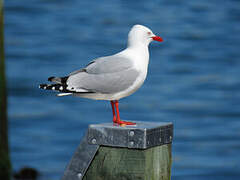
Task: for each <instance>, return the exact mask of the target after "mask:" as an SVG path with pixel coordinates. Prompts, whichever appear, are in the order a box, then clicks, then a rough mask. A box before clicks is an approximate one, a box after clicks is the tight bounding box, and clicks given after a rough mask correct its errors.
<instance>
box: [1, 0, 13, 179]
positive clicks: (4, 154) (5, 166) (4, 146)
mask: <svg viewBox="0 0 240 180" xmlns="http://www.w3.org/2000/svg"><path fill="white" fill-rule="evenodd" d="M3 28H4V23H3V0H0V179H5V180H8V179H10V176H11V165H10V159H9V154H8V125H7V96H6V82H5V64H4V36H3Z"/></svg>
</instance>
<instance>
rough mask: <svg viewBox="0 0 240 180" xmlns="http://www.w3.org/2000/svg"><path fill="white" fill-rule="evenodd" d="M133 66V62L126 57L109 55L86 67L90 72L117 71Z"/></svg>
mask: <svg viewBox="0 0 240 180" xmlns="http://www.w3.org/2000/svg"><path fill="white" fill-rule="evenodd" d="M132 67H133V63H132V62H131V61H130V60H129V59H127V58H124V57H118V56H107V57H101V58H98V59H96V60H94V61H92V62H90V63H89V64H88V66H87V67H86V68H84V69H85V70H86V71H87V72H88V73H90V74H103V73H116V72H119V71H123V70H126V69H129V68H132Z"/></svg>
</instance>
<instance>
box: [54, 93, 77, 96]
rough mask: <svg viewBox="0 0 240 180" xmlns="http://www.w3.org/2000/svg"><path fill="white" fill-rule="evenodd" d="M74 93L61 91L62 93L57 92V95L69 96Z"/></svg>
mask: <svg viewBox="0 0 240 180" xmlns="http://www.w3.org/2000/svg"><path fill="white" fill-rule="evenodd" d="M72 94H73V93H60V94H57V96H69V95H72Z"/></svg>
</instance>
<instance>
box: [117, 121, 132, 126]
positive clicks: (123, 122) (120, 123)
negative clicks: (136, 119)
mask: <svg viewBox="0 0 240 180" xmlns="http://www.w3.org/2000/svg"><path fill="white" fill-rule="evenodd" d="M117 123H118V124H119V125H135V124H136V123H133V122H129V121H118V122H117Z"/></svg>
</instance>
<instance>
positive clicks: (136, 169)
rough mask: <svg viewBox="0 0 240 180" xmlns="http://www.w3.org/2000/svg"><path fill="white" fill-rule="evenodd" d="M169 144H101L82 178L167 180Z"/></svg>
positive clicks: (169, 166) (169, 158)
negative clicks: (130, 146)
mask: <svg viewBox="0 0 240 180" xmlns="http://www.w3.org/2000/svg"><path fill="white" fill-rule="evenodd" d="M170 175H171V144H166V145H162V146H156V147H153V148H149V149H146V150H139V149H128V148H115V147H105V146H101V147H100V149H99V150H98V152H97V154H96V156H95V158H94V160H93V161H92V163H91V165H90V167H89V168H88V170H87V173H86V174H85V176H84V178H83V180H170Z"/></svg>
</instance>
